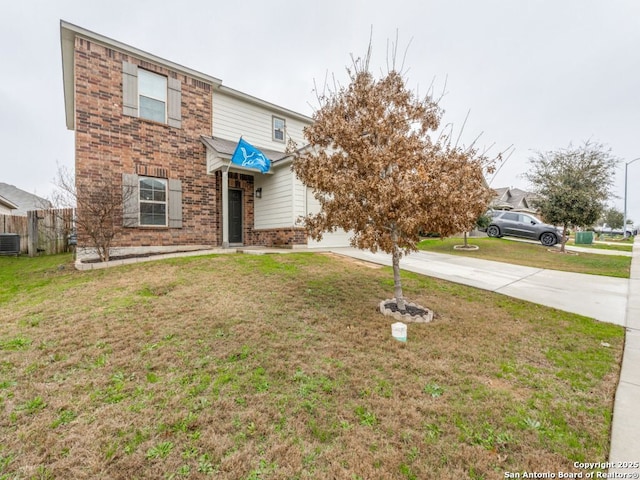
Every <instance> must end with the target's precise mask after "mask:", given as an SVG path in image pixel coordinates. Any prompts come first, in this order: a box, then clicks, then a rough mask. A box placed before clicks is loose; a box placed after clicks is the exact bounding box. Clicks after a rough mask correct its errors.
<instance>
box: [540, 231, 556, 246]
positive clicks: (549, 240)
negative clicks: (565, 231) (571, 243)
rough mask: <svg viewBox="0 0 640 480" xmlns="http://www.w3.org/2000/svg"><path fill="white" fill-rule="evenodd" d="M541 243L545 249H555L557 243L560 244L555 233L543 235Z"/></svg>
mask: <svg viewBox="0 0 640 480" xmlns="http://www.w3.org/2000/svg"><path fill="white" fill-rule="evenodd" d="M540 243H542V245H544V246H545V247H553V246H554V245H555V244H556V243H558V238H557V237H556V236H555V235H554V234H553V233H549V232H547V233H543V234H542V236H541V237H540Z"/></svg>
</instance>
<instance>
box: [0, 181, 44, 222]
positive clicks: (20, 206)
mask: <svg viewBox="0 0 640 480" xmlns="http://www.w3.org/2000/svg"><path fill="white" fill-rule="evenodd" d="M3 200H6V201H8V202H9V204H11V205H13V206H9V205H7V204H5V207H3V203H4V201H3ZM6 208H8V209H10V210H11V212H10V213H9V212H8V211H6ZM43 208H51V202H50V201H49V200H46V199H44V198H41V197H39V196H37V195H34V194H33V193H29V192H25V191H24V190H20V189H19V188H18V187H15V186H13V185H9V184H8V183H2V182H0V213H2V214H5V215H26V214H27V212H28V211H29V210H41V209H43Z"/></svg>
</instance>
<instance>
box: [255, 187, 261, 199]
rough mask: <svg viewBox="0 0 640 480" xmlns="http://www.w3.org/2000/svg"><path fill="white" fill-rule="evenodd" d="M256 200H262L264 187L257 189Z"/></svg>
mask: <svg viewBox="0 0 640 480" xmlns="http://www.w3.org/2000/svg"><path fill="white" fill-rule="evenodd" d="M256 198H262V187H259V188H256Z"/></svg>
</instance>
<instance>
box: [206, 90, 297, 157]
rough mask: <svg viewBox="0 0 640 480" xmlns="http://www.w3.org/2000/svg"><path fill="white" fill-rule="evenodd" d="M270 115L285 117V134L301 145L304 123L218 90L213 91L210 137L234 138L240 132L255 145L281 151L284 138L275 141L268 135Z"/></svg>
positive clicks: (270, 125)
mask: <svg viewBox="0 0 640 480" xmlns="http://www.w3.org/2000/svg"><path fill="white" fill-rule="evenodd" d="M273 116H276V117H279V118H284V119H285V122H286V133H287V138H289V137H291V138H292V139H293V140H294V141H295V142H296V143H297V144H298V146H299V147H302V146H303V145H304V137H303V135H302V129H303V128H304V126H305V125H306V123H304V122H302V121H300V120H298V119H294V118H290V117H287V116H286V115H285V114H283V113H279V112H275V111H272V110H269V109H267V108H265V107H261V106H258V105H254V104H252V103H249V102H245V101H242V100H241V99H239V98H236V97H232V96H230V95H226V94H225V93H222V92H219V91H214V92H213V132H212V135H213V136H214V137H218V138H224V139H227V140H236V139H238V138H240V137H241V136H243V137H244V138H245V139H246V140H247V141H248V142H250V143H252V144H254V145H256V146H260V147H262V148H269V149H272V150H278V151H282V152H283V151H284V149H285V148H286V142H285V143H282V142H276V141H274V140H273V137H272V130H271V129H272V118H273Z"/></svg>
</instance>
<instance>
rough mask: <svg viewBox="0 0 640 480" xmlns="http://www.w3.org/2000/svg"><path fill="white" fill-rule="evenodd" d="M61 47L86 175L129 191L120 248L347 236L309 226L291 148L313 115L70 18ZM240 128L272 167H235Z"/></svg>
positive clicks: (292, 242) (305, 242) (308, 201)
mask: <svg viewBox="0 0 640 480" xmlns="http://www.w3.org/2000/svg"><path fill="white" fill-rule="evenodd" d="M61 44H62V63H63V80H64V94H65V112H66V123H67V128H69V129H71V130H74V131H75V153H76V158H75V173H76V179H92V178H105V177H106V178H108V179H110V182H111V183H112V184H115V185H118V188H119V187H120V186H122V189H123V192H129V194H128V195H126V198H125V202H124V203H125V205H124V207H123V212H122V227H121V228H119V229H118V232H117V235H116V238H115V239H114V243H113V245H114V246H115V247H119V248H127V247H149V248H152V247H179V246H182V245H191V246H193V245H197V246H207V247H211V246H227V245H231V246H235V245H245V246H246V245H264V246H274V245H281V246H290V247H294V246H323V245H346V244H348V240H347V237H346V235H345V234H344V233H342V234H341V233H337V234H333V235H328V236H327V237H326V238H325V240H324V242H323V243H317V242H312V241H310V240H309V239H308V237H307V235H306V232H305V231H304V229H303V228H302V227H301V226H300V224H299V219H300V217H301V216H304V215H306V214H307V213H309V212H314V211H317V208H318V207H317V202H316V201H315V199H314V198H313V195H312V194H311V192H310V191H309V190H308V189H307V188H306V187H305V186H304V185H303V184H302V183H301V182H300V181H299V180H298V179H297V178H296V177H295V175H294V174H293V173H292V172H291V168H290V166H291V161H292V157H291V156H288V155H286V154H285V153H284V151H285V149H286V145H287V141H288V140H289V139H292V140H293V141H294V142H296V143H297V144H298V145H303V144H304V139H303V129H304V127H305V126H306V125H308V124H310V122H311V121H312V120H311V118H309V117H307V116H305V115H302V114H299V113H296V112H293V111H291V110H288V109H286V108H282V107H279V106H277V105H274V104H271V103H269V102H266V101H264V100H261V99H258V98H255V97H253V96H250V95H247V94H245V93H242V92H239V91H237V90H234V89H231V88H228V87H226V86H225V85H223V84H222V81H221V80H220V79H217V78H215V77H211V76H209V75H206V74H203V73H200V72H197V71H194V70H192V69H189V68H187V67H184V66H182V65H179V64H176V63H173V62H170V61H168V60H165V59H162V58H159V57H157V56H155V55H152V54H149V53H147V52H143V51H141V50H138V49H136V48H134V47H131V46H128V45H125V44H123V43H121V42H118V41H116V40H112V39H110V38H107V37H104V36H102V35H99V34H96V33H93V32H90V31H88V30H85V29H83V28H81V27H78V26H75V25H72V24H69V23H67V22H64V21H62V22H61ZM240 137H242V138H244V139H245V140H247V141H248V142H250V143H251V144H253V145H255V146H256V147H258V148H260V150H262V151H263V152H264V153H265V154H266V155H267V156H268V157H269V158H270V160H271V169H270V171H269V172H268V173H267V174H262V173H259V172H258V171H257V170H252V169H247V168H243V167H240V166H237V165H235V164H231V165H230V158H231V155H232V154H233V151H234V149H235V147H236V144H237V142H238V140H239V138H240ZM227 171H228V175H225V172H227ZM227 178H228V180H227ZM131 192H133V194H131ZM223 193H224V194H223ZM78 215H82V211H79V212H78ZM82 245H83V236H82V232H79V246H82ZM85 245H86V240H85Z"/></svg>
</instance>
